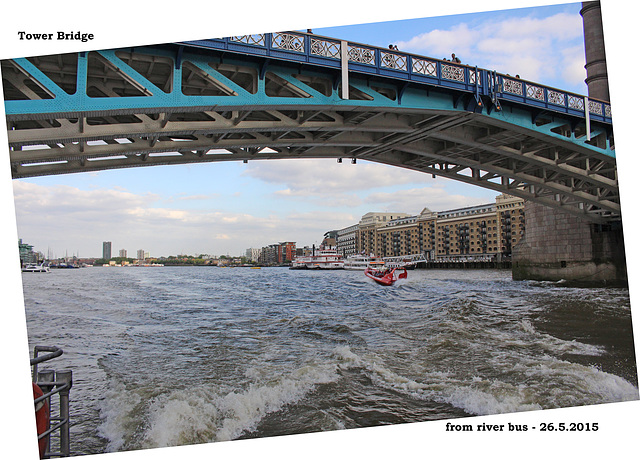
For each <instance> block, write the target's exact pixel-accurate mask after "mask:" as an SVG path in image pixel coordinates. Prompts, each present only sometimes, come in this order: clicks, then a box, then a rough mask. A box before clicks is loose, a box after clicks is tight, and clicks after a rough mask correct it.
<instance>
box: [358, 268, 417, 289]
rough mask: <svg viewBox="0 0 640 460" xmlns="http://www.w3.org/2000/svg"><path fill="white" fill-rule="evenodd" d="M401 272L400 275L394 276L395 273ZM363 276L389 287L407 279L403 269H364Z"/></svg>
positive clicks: (405, 271) (405, 270)
mask: <svg viewBox="0 0 640 460" xmlns="http://www.w3.org/2000/svg"><path fill="white" fill-rule="evenodd" d="M398 270H402V273H400V274H396V271H398ZM364 274H365V275H367V276H368V277H369V278H371V279H372V280H373V281H375V282H376V283H378V284H381V285H383V286H391V285H392V284H393V283H395V282H396V281H398V280H399V279H403V278H406V277H407V269H406V268H405V267H398V268H387V269H384V270H375V269H372V268H368V267H367V268H366V269H365V270H364Z"/></svg>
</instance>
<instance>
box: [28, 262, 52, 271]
mask: <svg viewBox="0 0 640 460" xmlns="http://www.w3.org/2000/svg"><path fill="white" fill-rule="evenodd" d="M22 271H23V272H29V273H47V272H49V267H48V266H47V265H45V264H44V263H41V264H40V265H38V264H27V265H26V266H24V267H22Z"/></svg>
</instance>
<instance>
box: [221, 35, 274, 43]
mask: <svg viewBox="0 0 640 460" xmlns="http://www.w3.org/2000/svg"><path fill="white" fill-rule="evenodd" d="M229 40H231V41H232V42H238V43H244V44H246V45H257V46H266V41H265V40H266V35H265V34H256V35H236V36H235V37H230V38H229Z"/></svg>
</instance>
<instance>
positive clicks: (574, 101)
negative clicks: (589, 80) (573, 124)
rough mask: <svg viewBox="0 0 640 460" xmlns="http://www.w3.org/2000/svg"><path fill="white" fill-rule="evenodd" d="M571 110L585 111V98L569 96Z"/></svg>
mask: <svg viewBox="0 0 640 460" xmlns="http://www.w3.org/2000/svg"><path fill="white" fill-rule="evenodd" d="M569 108H571V109H577V110H584V97H581V96H573V95H571V94H569Z"/></svg>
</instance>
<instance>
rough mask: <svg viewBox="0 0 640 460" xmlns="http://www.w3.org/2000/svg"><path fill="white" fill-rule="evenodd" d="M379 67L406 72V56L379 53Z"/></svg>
mask: <svg viewBox="0 0 640 460" xmlns="http://www.w3.org/2000/svg"><path fill="white" fill-rule="evenodd" d="M380 65H381V66H382V67H387V68H389V69H397V70H405V71H406V70H407V56H403V55H401V54H395V53H386V52H384V51H383V52H381V53H380Z"/></svg>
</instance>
